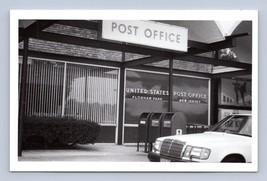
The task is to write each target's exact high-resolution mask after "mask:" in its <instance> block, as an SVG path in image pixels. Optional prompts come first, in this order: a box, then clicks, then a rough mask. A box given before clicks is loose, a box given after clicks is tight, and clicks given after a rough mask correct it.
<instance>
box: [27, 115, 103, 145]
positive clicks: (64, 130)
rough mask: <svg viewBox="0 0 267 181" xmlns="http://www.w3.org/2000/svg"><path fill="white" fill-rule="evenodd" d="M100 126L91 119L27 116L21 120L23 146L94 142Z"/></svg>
mask: <svg viewBox="0 0 267 181" xmlns="http://www.w3.org/2000/svg"><path fill="white" fill-rule="evenodd" d="M100 130H101V127H100V125H99V124H97V123H95V122H92V121H85V120H77V119H75V118H65V117H57V118H55V117H27V118H26V119H25V120H24V121H23V135H22V141H23V145H24V147H27V145H30V144H33V145H34V144H35V145H38V146H45V147H47V146H50V145H59V144H68V145H69V144H88V143H92V144H94V143H95V142H96V140H97V137H98V136H99V134H100Z"/></svg>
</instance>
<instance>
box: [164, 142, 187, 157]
mask: <svg viewBox="0 0 267 181" xmlns="http://www.w3.org/2000/svg"><path fill="white" fill-rule="evenodd" d="M183 147H184V143H183V142H181V141H178V140H173V139H165V140H164V141H163V143H162V146H161V149H160V155H163V156H167V157H172V158H181V157H182V156H181V154H182V150H183Z"/></svg>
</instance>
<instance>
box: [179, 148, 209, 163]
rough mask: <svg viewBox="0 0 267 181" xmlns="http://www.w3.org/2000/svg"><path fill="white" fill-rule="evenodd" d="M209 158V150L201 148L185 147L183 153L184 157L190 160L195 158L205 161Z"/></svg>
mask: <svg viewBox="0 0 267 181" xmlns="http://www.w3.org/2000/svg"><path fill="white" fill-rule="evenodd" d="M209 156H210V149H207V148H201V147H194V146H187V147H186V149H185V151H184V157H188V158H190V159H192V158H197V159H200V160H206V159H208V158H209Z"/></svg>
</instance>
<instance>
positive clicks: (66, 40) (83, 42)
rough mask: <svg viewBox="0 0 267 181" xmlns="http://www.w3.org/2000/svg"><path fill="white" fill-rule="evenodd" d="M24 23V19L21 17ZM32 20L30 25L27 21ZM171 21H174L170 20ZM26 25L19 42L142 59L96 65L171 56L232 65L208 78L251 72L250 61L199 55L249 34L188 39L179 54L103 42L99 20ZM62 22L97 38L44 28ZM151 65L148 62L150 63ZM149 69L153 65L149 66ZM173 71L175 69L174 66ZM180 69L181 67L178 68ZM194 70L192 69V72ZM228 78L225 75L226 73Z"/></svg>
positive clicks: (140, 63)
mask: <svg viewBox="0 0 267 181" xmlns="http://www.w3.org/2000/svg"><path fill="white" fill-rule="evenodd" d="M21 21H22V23H20V24H23V20H21ZM30 23H31V24H30ZM172 23H173V22H172ZM24 24H25V23H24ZM28 24H30V25H28V26H24V27H23V26H21V27H20V28H19V42H21V41H23V39H24V38H25V37H28V38H30V39H32V38H33V39H36V40H42V41H44V42H53V43H59V44H61V45H63V46H64V45H73V46H82V47H90V48H96V49H103V50H110V51H117V52H121V53H122V52H126V53H132V54H139V55H141V58H138V59H133V60H128V61H126V60H125V61H124V62H122V61H120V62H117V63H114V62H112V61H110V60H104V59H97V60H95V64H98V63H99V64H102V65H103V64H106V65H111V66H114V65H115V66H119V67H124V68H136V67H139V68H142V66H145V67H146V68H147V67H149V66H148V64H151V63H153V62H159V61H162V60H166V59H170V58H172V59H174V60H182V61H186V62H194V63H202V64H208V65H211V66H224V67H226V68H227V67H231V68H233V69H232V71H228V72H224V73H221V72H220V73H216V72H214V73H213V72H210V77H217V78H218V77H222V76H227V74H230V75H231V76H233V75H235V73H236V74H237V75H240V72H242V73H241V74H251V67H252V66H251V64H249V63H242V62H235V61H229V60H222V59H218V58H211V57H203V56H200V55H199V54H202V53H207V52H215V51H218V50H221V49H224V48H231V47H235V46H236V43H235V42H236V41H235V40H236V39H237V38H240V37H242V36H248V35H249V34H248V33H241V34H238V35H234V36H228V37H225V38H224V40H220V41H217V42H213V43H203V42H199V41H194V40H188V52H186V53H183V52H182V53H181V52H176V51H170V50H165V49H159V48H151V47H147V46H140V45H134V44H128V43H122V42H114V41H106V40H103V39H101V38H100V37H99V34H100V32H101V21H87V20H37V21H31V22H28ZM55 24H57V25H61V26H67V27H72V28H80V29H85V30H93V31H96V32H97V33H98V37H97V38H84V37H77V36H72V35H67V34H63V33H62V32H48V31H45V30H46V29H47V28H48V27H51V26H53V25H55ZM29 50H30V51H29V55H30V56H31V55H32V56H36V55H38V56H39V57H40V56H41V55H44V56H46V57H47V56H48V57H51V58H52V57H58V56H60V58H63V57H64V56H65V58H66V57H71V58H74V59H73V60H76V61H82V62H90V63H92V62H94V58H88V57H76V56H74V57H72V56H70V55H59V54H57V53H55V52H45V53H42V52H41V51H40V52H39V53H38V51H31V49H29ZM150 66H151V65H150ZM150 68H153V66H151V67H150ZM174 70H175V69H174ZM180 71H181V70H180ZM192 72H194V71H192ZM227 77H228V76H227Z"/></svg>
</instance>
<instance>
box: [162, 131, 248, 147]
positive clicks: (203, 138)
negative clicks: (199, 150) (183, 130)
mask: <svg viewBox="0 0 267 181" xmlns="http://www.w3.org/2000/svg"><path fill="white" fill-rule="evenodd" d="M159 139H160V140H162V141H163V140H164V139H175V140H179V141H181V142H185V143H186V144H187V145H194V146H205V145H210V143H211V142H212V144H217V143H223V142H228V141H231V142H232V143H233V142H242V141H248V139H251V138H250V137H247V136H240V135H235V134H229V133H220V132H209V131H208V132H204V133H197V134H187V135H175V136H167V137H161V138H159Z"/></svg>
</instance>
